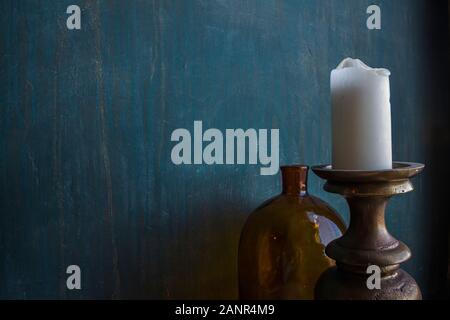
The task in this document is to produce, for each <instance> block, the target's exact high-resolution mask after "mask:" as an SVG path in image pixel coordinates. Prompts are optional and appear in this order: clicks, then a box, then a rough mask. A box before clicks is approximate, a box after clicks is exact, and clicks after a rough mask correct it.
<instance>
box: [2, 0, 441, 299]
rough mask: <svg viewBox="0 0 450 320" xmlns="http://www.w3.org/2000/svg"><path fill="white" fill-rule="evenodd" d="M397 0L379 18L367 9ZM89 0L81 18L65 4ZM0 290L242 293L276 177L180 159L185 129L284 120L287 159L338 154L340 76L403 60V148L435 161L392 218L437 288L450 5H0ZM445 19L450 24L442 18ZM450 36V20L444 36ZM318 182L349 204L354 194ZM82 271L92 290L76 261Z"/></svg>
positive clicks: (35, 294) (24, 293)
mask: <svg viewBox="0 0 450 320" xmlns="http://www.w3.org/2000/svg"><path fill="white" fill-rule="evenodd" d="M372 3H376V4H378V5H380V7H381V9H382V30H380V31H369V30H367V28H366V26H365V23H366V18H367V14H366V8H367V6H368V5H369V4H372ZM70 4H78V5H79V6H80V7H81V8H82V29H81V30H80V31H69V30H67V28H66V18H67V14H66V8H67V6H68V5H70ZM0 10H1V13H2V15H1V18H0V21H1V22H0V30H1V33H0V211H1V212H0V284H1V285H0V298H111V297H113V298H234V297H236V295H237V282H236V254H237V245H238V239H239V233H240V229H241V227H242V225H243V223H244V221H245V219H246V217H247V215H248V213H249V212H250V211H251V210H252V209H253V208H255V207H256V206H257V205H258V204H259V203H260V202H261V201H263V200H265V199H267V198H268V197H270V196H272V195H275V194H276V193H277V192H278V191H279V189H280V181H279V180H280V179H279V176H261V175H259V167H258V166H247V165H241V166H206V165H204V166H175V165H173V164H172V162H171V161H170V151H171V148H172V146H173V143H171V142H170V134H171V133H172V131H173V130H174V129H176V128H182V127H184V128H188V129H190V130H192V126H193V121H194V120H202V121H203V125H204V127H205V128H206V127H208V128H209V127H215V128H219V129H221V130H224V129H226V128H257V129H258V128H280V129H281V131H280V160H281V163H283V164H288V163H297V162H303V163H308V164H319V163H326V162H329V159H330V108H329V72H330V70H331V69H332V68H334V67H335V66H336V65H337V64H338V62H339V61H340V60H341V59H342V58H343V57H346V56H353V57H359V58H361V59H363V60H364V61H366V62H367V63H369V64H370V65H373V66H385V67H387V68H389V69H390V70H391V71H392V76H391V90H392V99H391V102H392V120H393V139H394V141H393V146H394V158H395V159H397V160H403V161H417V162H424V163H426V164H427V165H428V167H427V169H426V170H425V172H424V173H423V174H422V175H421V176H420V177H419V178H417V179H415V186H416V190H415V192H413V193H411V194H407V195H404V196H401V197H398V198H396V199H394V200H392V202H391V204H390V207H389V215H388V224H389V227H390V229H391V230H392V233H393V234H394V235H395V236H397V237H398V238H399V239H402V240H403V241H404V242H406V243H407V244H408V245H409V246H410V248H411V249H412V250H413V259H412V260H411V261H410V262H408V263H407V264H405V267H406V269H407V270H408V271H409V272H410V273H412V275H413V276H414V277H416V279H417V280H418V282H419V284H420V285H421V287H422V289H423V292H424V295H425V297H433V296H435V295H436V294H437V293H438V292H439V290H440V289H442V285H443V284H444V281H443V280H444V279H445V272H446V270H445V269H446V258H447V249H446V239H447V230H448V229H447V218H446V214H447V212H446V210H445V207H444V201H445V198H446V193H445V186H444V184H443V183H444V182H445V177H448V176H449V172H448V165H447V164H448V160H449V158H448V156H447V155H446V154H445V152H443V151H445V150H448V146H449V129H448V128H447V127H446V125H447V121H448V116H449V114H448V110H447V109H448V95H447V88H448V83H447V70H448V68H447V67H448V65H447V60H446V59H447V39H448V37H447V35H446V34H445V32H446V30H447V21H446V13H447V9H446V2H439V1H420V0H415V1H413V0H397V1H387V0H378V1H365V0H361V1H356V0H355V1H350V0H348V1H338V0H333V1H323V0H319V1H312V0H308V1H307V0H304V1H298V0H295V1H294V0H292V1H281V0H280V1H276V0H265V1H259V0H258V1H257V0H254V1H238V0H229V1H219V0H212V1H202V0H191V1H181V0H180V1H156V0H155V1H150V0H149V1H144V0H136V1H122V0H109V1H106V0H104V1H81V0H80V1H72V0H70V1H68V0H61V1H38V0H36V1H32V0H5V1H1V2H0ZM442 30H444V31H442ZM443 32H444V33H443ZM310 185H311V188H310V189H311V191H312V193H314V194H316V195H318V196H320V197H322V198H324V199H326V200H328V201H329V202H331V203H332V204H333V205H334V206H336V208H338V209H339V211H340V212H342V213H343V215H344V216H345V217H347V208H346V205H345V203H344V201H343V200H342V199H340V198H339V197H338V196H332V195H329V194H327V193H325V192H324V191H322V189H321V186H322V181H320V180H319V179H318V178H316V177H314V176H313V175H311V179H310ZM69 264H78V265H80V267H81V269H82V290H81V291H68V290H66V288H65V279H66V274H65V268H66V267H67V266H68V265H69Z"/></svg>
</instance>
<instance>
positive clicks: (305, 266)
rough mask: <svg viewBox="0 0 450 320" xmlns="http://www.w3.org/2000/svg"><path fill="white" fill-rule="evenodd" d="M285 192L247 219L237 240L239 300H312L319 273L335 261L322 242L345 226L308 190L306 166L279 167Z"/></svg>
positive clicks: (332, 236)
mask: <svg viewBox="0 0 450 320" xmlns="http://www.w3.org/2000/svg"><path fill="white" fill-rule="evenodd" d="M281 173H282V179H283V191H282V193H281V194H280V195H278V196H277V197H275V198H272V199H270V200H268V201H266V202H265V203H263V204H262V205H261V206H260V207H259V208H258V209H256V210H255V211H254V212H253V213H252V214H251V215H250V216H249V218H248V219H247V222H246V224H245V226H244V229H243V230H242V233H241V238H240V242H239V261H238V267H239V296H240V298H241V299H313V295H314V286H315V283H316V281H317V279H318V278H319V276H320V274H321V273H322V272H323V271H324V270H325V269H327V268H328V267H330V266H332V265H333V264H334V261H333V260H331V259H330V258H328V257H327V256H326V255H325V247H326V245H327V244H328V243H329V242H330V241H331V240H334V239H336V238H338V237H340V236H341V235H342V232H344V230H345V225H344V223H343V222H342V220H341V218H340V217H339V215H338V214H337V213H336V212H335V211H334V210H333V209H332V208H331V207H330V206H329V205H328V204H327V203H326V202H324V201H323V200H320V199H319V198H317V197H314V196H311V195H309V194H308V191H307V174H308V167H307V166H304V165H293V166H284V167H281Z"/></svg>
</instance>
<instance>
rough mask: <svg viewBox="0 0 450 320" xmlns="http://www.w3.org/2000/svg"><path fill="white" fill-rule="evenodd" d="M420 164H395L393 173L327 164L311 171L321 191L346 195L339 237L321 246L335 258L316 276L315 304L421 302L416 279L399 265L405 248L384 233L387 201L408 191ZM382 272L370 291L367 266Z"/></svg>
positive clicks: (406, 254)
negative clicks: (321, 182) (347, 218)
mask: <svg viewBox="0 0 450 320" xmlns="http://www.w3.org/2000/svg"><path fill="white" fill-rule="evenodd" d="M423 168H424V165H423V164H419V163H409V162H394V163H393V169H390V170H375V171H359V170H334V169H332V168H331V166H329V165H324V166H314V167H313V168H312V170H313V171H314V172H315V173H316V175H318V176H319V177H320V178H323V179H325V180H327V182H326V184H325V186H324V189H325V190H326V191H328V192H331V193H338V194H341V195H343V196H344V197H345V199H346V200H347V203H348V205H349V208H350V224H349V227H348V229H347V231H346V232H345V233H344V235H343V236H342V237H340V238H338V239H336V240H334V241H332V242H331V243H329V244H328V246H327V247H326V254H327V255H328V256H329V257H330V258H332V259H334V260H336V266H335V267H332V268H329V269H327V270H326V271H325V272H324V273H323V274H322V275H321V277H320V278H319V280H318V282H317V284H316V288H315V298H316V299H320V300H329V299H332V300H353V299H357V300H420V299H421V298H422V295H421V292H420V289H419V286H418V285H417V283H416V281H415V280H414V279H413V278H412V277H411V276H410V275H409V274H408V273H406V272H405V271H403V270H402V269H400V264H401V263H402V262H405V261H406V260H408V259H409V258H410V257H411V251H410V250H409V248H408V247H407V246H406V245H405V244H404V243H402V242H401V241H398V240H397V239H395V238H394V237H393V236H392V235H390V234H389V232H388V230H387V229H386V225H385V220H384V215H385V208H386V205H387V202H388V201H389V199H390V197H392V196H394V195H396V194H402V193H406V192H409V191H412V190H413V186H412V184H411V181H410V178H412V177H413V176H415V175H417V174H418V173H419V172H420V171H422V169H423ZM370 265H376V266H378V267H379V268H380V271H381V281H380V287H379V289H378V288H373V289H369V286H368V285H367V280H368V277H369V276H370V274H367V268H368V267H369V266H370Z"/></svg>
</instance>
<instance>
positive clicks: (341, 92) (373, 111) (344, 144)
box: [331, 58, 392, 170]
mask: <svg viewBox="0 0 450 320" xmlns="http://www.w3.org/2000/svg"><path fill="white" fill-rule="evenodd" d="M389 75H390V72H389V70H387V69H374V68H370V67H368V66H367V65H365V64H364V63H363V62H362V61H361V60H358V59H351V58H347V59H344V60H343V61H342V62H341V63H340V64H339V66H338V67H337V68H336V69H334V70H333V71H332V72H331V117H332V167H333V169H341V170H382V169H391V168H392V140H391V104H390V101H389V98H390V92H389Z"/></svg>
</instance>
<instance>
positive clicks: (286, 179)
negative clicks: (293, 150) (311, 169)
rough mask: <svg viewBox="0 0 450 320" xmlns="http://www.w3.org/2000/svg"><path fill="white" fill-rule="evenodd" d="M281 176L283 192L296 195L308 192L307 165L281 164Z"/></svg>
mask: <svg viewBox="0 0 450 320" xmlns="http://www.w3.org/2000/svg"><path fill="white" fill-rule="evenodd" d="M281 176H282V181H283V194H288V195H295V196H298V195H304V194H306V193H307V192H308V188H307V179H308V166H305V165H292V166H282V167H281Z"/></svg>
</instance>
